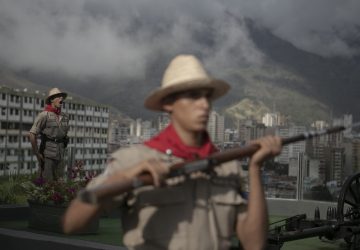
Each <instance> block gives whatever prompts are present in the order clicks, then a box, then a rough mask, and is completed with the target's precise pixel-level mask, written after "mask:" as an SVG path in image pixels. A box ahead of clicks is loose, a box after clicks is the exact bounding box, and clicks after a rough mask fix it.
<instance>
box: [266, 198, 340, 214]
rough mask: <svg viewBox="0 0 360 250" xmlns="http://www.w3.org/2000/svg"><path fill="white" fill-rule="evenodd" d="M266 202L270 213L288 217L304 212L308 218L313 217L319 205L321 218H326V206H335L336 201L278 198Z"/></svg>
mask: <svg viewBox="0 0 360 250" xmlns="http://www.w3.org/2000/svg"><path fill="white" fill-rule="evenodd" d="M267 204H268V210H269V214H270V215H279V216H286V217H289V216H293V215H297V214H306V216H307V218H308V219H314V214H315V209H316V207H319V210H320V218H321V219H326V212H327V209H328V207H337V203H336V202H323V201H311V200H292V199H278V198H276V199H267Z"/></svg>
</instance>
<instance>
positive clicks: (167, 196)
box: [88, 145, 246, 250]
mask: <svg viewBox="0 0 360 250" xmlns="http://www.w3.org/2000/svg"><path fill="white" fill-rule="evenodd" d="M112 158H113V160H112V161H111V162H110V164H109V165H108V167H107V169H106V170H105V172H104V173H103V174H102V175H100V176H99V177H97V178H95V179H94V180H93V181H92V182H91V183H90V185H89V186H88V187H95V186H97V185H100V184H102V183H104V182H106V177H107V176H109V175H111V174H112V173H113V172H114V171H117V170H120V169H125V168H129V167H132V166H134V165H136V164H137V163H139V162H140V161H143V160H145V159H149V158H158V159H163V160H169V156H167V155H165V154H163V153H161V152H158V151H156V150H154V149H151V148H148V147H146V146H144V145H138V146H134V147H131V148H126V149H121V150H118V151H117V152H115V153H114V154H113V155H112ZM171 158H172V159H171V160H172V163H174V162H178V161H181V159H179V158H176V157H173V156H172V157H171ZM215 171H216V176H213V177H211V178H206V177H204V176H202V177H198V178H195V177H194V178H189V179H187V180H185V181H182V182H180V183H177V184H170V183H171V180H169V181H168V184H169V185H167V186H166V187H161V188H154V187H153V186H146V187H141V188H138V189H136V190H134V191H133V192H131V193H128V194H126V195H123V196H122V197H117V198H115V199H114V202H121V204H122V205H123V207H124V209H123V213H122V226H123V231H124V238H123V242H124V244H125V245H126V246H127V247H128V248H129V249H136V250H139V249H146V250H151V249H171V250H202V249H207V250H208V249H214V250H215V249H228V248H229V247H230V245H231V242H230V238H231V237H232V236H233V235H234V233H235V227H236V221H237V215H238V213H241V212H244V211H245V210H246V200H244V199H243V198H242V196H241V195H240V194H239V192H240V190H241V188H242V187H243V185H244V182H243V181H244V178H243V177H242V169H241V166H239V164H238V162H236V161H232V162H228V163H226V164H223V165H221V166H219V167H217V168H216V169H215Z"/></svg>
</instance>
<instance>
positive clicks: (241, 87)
mask: <svg viewBox="0 0 360 250" xmlns="http://www.w3.org/2000/svg"><path fill="white" fill-rule="evenodd" d="M230 74H231V78H232V79H233V80H235V79H241V80H238V81H237V82H235V83H233V90H232V91H231V93H230V96H231V97H230V99H235V98H239V101H235V102H234V103H232V104H231V105H228V106H226V107H225V108H224V110H225V113H226V115H228V116H229V117H231V118H235V119H245V118H249V117H253V118H256V119H258V120H261V118H262V116H263V115H264V114H265V113H267V112H272V111H279V112H280V113H281V114H283V115H286V116H288V117H289V118H290V121H292V122H294V123H297V124H304V125H308V124H310V123H311V122H313V121H315V120H328V119H329V118H330V117H329V116H330V113H331V112H330V110H329V108H328V106H327V105H326V104H324V103H322V102H320V101H318V100H317V99H315V98H313V97H310V96H307V95H306V94H303V93H302V92H301V91H297V90H296V89H293V88H292V86H293V85H295V84H296V85H297V86H306V82H305V80H304V79H303V78H301V77H300V76H298V75H296V74H293V73H291V72H289V71H286V70H284V69H282V68H280V67H266V68H254V67H251V68H242V69H238V70H237V71H236V72H231V73H230Z"/></svg>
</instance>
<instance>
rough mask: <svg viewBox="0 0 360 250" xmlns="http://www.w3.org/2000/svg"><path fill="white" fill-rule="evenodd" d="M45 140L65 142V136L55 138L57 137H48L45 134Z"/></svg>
mask: <svg viewBox="0 0 360 250" xmlns="http://www.w3.org/2000/svg"><path fill="white" fill-rule="evenodd" d="M46 140H47V141H52V142H56V143H64V142H65V138H61V139H57V138H50V137H47V136H46Z"/></svg>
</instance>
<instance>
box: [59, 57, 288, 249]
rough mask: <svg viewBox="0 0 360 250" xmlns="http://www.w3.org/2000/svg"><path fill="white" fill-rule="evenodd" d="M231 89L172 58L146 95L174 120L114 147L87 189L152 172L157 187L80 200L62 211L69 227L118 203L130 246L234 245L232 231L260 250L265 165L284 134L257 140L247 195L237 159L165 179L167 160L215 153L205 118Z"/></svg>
mask: <svg viewBox="0 0 360 250" xmlns="http://www.w3.org/2000/svg"><path fill="white" fill-rule="evenodd" d="M228 89H229V85H228V84H227V83H225V82H223V81H220V80H216V79H213V78H210V77H209V76H208V75H207V73H206V72H205V70H204V68H203V66H202V64H201V63H200V62H199V60H198V59H197V58H196V57H194V56H192V55H179V56H177V57H175V58H174V59H173V60H172V61H171V63H170V65H169V66H168V68H167V69H166V71H165V74H164V77H163V81H162V85H161V87H160V88H158V89H157V90H155V91H154V92H153V93H151V94H150V95H149V96H148V98H147V99H146V100H145V106H146V107H147V108H148V109H151V110H156V111H165V112H168V113H169V115H170V119H171V122H170V125H169V126H168V127H167V128H165V129H164V130H163V131H161V132H160V133H159V134H158V135H156V136H155V137H154V138H152V139H150V140H149V141H146V142H145V143H144V144H143V145H137V146H133V147H130V148H126V149H120V150H118V151H117V152H115V153H114V154H113V155H112V159H111V161H110V162H109V164H108V166H107V168H106V170H105V172H104V173H103V174H101V175H100V176H98V177H97V178H95V179H94V180H93V181H92V182H91V183H90V185H89V186H88V187H87V188H88V189H91V188H95V187H99V186H102V187H104V185H105V186H106V185H110V184H114V183H121V182H122V181H126V180H136V179H135V178H136V177H137V176H139V175H140V174H143V173H150V174H151V176H152V178H153V180H154V186H150V187H149V186H144V187H138V188H136V189H134V190H133V191H130V192H128V193H125V194H124V193H123V194H122V195H120V196H117V197H114V198H113V200H111V201H109V203H106V204H102V203H101V204H99V203H95V204H94V203H91V204H88V203H85V201H83V200H80V197H78V198H76V199H74V200H73V201H72V203H71V205H70V207H69V208H68V210H67V212H66V214H65V216H64V220H63V228H64V231H65V232H66V233H72V232H77V231H79V230H82V229H83V228H84V227H85V226H86V225H87V224H88V223H89V222H90V221H91V220H92V219H93V218H94V217H96V216H97V215H99V214H100V212H101V211H102V209H104V208H105V207H108V206H109V204H111V205H115V204H116V205H122V207H123V210H122V227H123V231H124V235H123V242H124V244H125V245H126V246H127V247H128V248H129V249H137V250H138V249H147V250H148V249H194V250H195V249H196V250H199V249H229V248H230V247H231V238H232V236H234V235H237V237H238V238H239V239H240V241H241V243H242V245H243V247H244V248H245V249H262V248H263V247H264V245H265V242H266V232H267V224H268V217H267V211H266V202H265V198H264V193H263V189H262V185H261V176H260V167H261V165H262V163H263V161H264V160H265V159H266V158H269V157H273V156H275V155H277V154H279V153H280V151H281V142H280V138H278V137H266V138H262V139H260V140H257V141H255V142H253V143H255V144H257V145H258V146H259V150H258V151H257V152H256V153H255V154H253V155H252V157H251V159H250V163H249V181H250V184H249V189H250V193H249V196H248V200H246V199H245V198H243V197H242V196H241V194H242V193H243V191H244V182H243V181H244V179H243V176H242V168H241V166H239V164H238V161H230V162H227V163H224V164H221V165H219V166H217V167H216V168H215V169H214V171H213V172H211V173H203V172H201V173H195V174H192V175H191V176H190V177H188V178H179V177H175V178H167V179H165V177H166V176H167V174H168V172H169V168H168V167H169V165H172V164H174V163H176V162H181V161H187V160H194V159H197V158H202V157H206V156H209V155H210V154H212V153H214V152H216V151H217V149H216V148H215V146H214V145H213V144H212V142H211V141H210V138H209V135H208V133H207V131H206V128H207V122H208V119H209V112H210V109H211V102H212V101H213V100H214V99H216V98H218V97H220V96H222V95H224V94H225V93H226V92H227V91H228ZM135 186H136V185H135Z"/></svg>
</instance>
